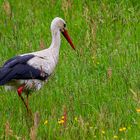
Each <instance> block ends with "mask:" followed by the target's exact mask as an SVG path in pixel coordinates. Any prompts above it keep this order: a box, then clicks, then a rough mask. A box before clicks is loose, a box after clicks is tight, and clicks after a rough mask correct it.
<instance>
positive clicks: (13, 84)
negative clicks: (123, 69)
mask: <svg viewBox="0 0 140 140" xmlns="http://www.w3.org/2000/svg"><path fill="white" fill-rule="evenodd" d="M65 26H66V23H65V21H64V20H63V19H61V18H58V17H57V18H55V19H54V20H53V21H52V23H51V32H52V43H51V45H50V47H49V48H48V49H44V50H41V51H38V52H33V53H27V54H22V55H19V56H16V57H13V58H11V59H9V60H8V61H6V62H5V64H4V65H3V67H2V68H0V85H5V86H6V88H7V89H17V91H18V94H19V96H20V97H21V98H22V100H23V102H24V104H25V106H26V107H27V110H28V105H27V104H26V102H25V101H24V99H23V97H22V96H21V93H22V92H25V93H29V91H30V90H39V89H40V88H41V87H42V86H43V84H44V83H45V82H47V80H48V77H49V76H50V75H51V74H52V72H53V71H54V69H55V66H56V64H57V62H58V58H59V49H60V44H61V39H60V33H62V34H63V35H64V37H65V38H66V39H67V41H68V42H69V43H70V45H71V46H72V48H73V49H74V45H73V43H72V41H71V39H70V37H69V35H68V33H67V31H66V29H65Z"/></svg>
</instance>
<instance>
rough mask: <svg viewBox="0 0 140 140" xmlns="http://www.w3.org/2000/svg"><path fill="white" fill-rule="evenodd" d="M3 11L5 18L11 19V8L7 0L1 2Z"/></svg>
mask: <svg viewBox="0 0 140 140" xmlns="http://www.w3.org/2000/svg"><path fill="white" fill-rule="evenodd" d="M3 10H4V11H5V13H6V15H7V16H9V17H10V18H11V17H12V10H11V6H10V3H9V2H8V0H5V1H4V2H3Z"/></svg>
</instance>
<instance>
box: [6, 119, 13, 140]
mask: <svg viewBox="0 0 140 140" xmlns="http://www.w3.org/2000/svg"><path fill="white" fill-rule="evenodd" d="M5 136H6V138H7V137H8V136H13V130H12V129H11V128H10V124H9V122H8V121H7V122H6V123H5Z"/></svg>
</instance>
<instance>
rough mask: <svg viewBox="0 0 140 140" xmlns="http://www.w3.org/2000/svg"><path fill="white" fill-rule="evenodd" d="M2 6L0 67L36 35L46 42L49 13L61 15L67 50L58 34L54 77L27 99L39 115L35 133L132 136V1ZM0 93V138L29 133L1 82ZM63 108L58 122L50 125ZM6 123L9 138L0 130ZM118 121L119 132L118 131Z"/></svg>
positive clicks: (138, 130) (135, 23)
mask: <svg viewBox="0 0 140 140" xmlns="http://www.w3.org/2000/svg"><path fill="white" fill-rule="evenodd" d="M9 4H10V7H11V10H12V14H11V13H10V8H6V9H5V10H4V8H3V7H4V1H3V0H1V1H0V48H1V49H0V64H1V65H2V64H3V62H4V61H6V60H7V59H9V58H11V57H13V56H15V55H18V54H22V53H26V52H32V51H37V50H40V45H39V44H40V42H41V41H43V42H44V44H45V47H49V45H50V42H51V33H50V23H51V21H52V19H53V18H54V17H56V16H59V17H62V18H63V19H65V20H66V22H67V27H68V30H69V34H70V36H71V38H72V40H73V42H74V44H75V47H76V52H75V51H73V50H72V49H71V48H70V46H69V44H68V43H67V42H66V40H65V39H64V38H63V37H62V44H61V50H60V58H59V64H58V66H57V68H56V70H55V72H54V75H53V76H52V77H51V78H50V80H49V82H48V83H47V84H46V85H45V86H44V87H43V88H42V89H41V90H40V91H38V92H36V93H34V94H32V96H31V97H30V107H31V109H32V111H33V112H34V113H35V112H36V111H38V112H39V115H40V123H39V126H38V128H37V131H36V133H37V134H36V135H37V139H40V140H41V139H43V140H45V139H50V140H54V139H56V140H70V139H71V140H74V139H75V140H90V139H91V140H92V139H97V140H101V139H105V140H111V139H114V138H113V137H114V136H115V135H116V136H118V139H119V140H121V139H123V140H139V139H140V135H139V134H140V113H138V112H137V111H136V109H138V108H140V95H139V94H140V4H139V1H138V0H133V1H131V0H122V1H119V0H118V1H115V0H103V1H92V0H87V1H84V0H82V1H80V0H68V1H66V0H58V1H57V0H48V1H45V0H24V2H23V1H22V0H9ZM108 73H110V78H109V76H108ZM0 92H1V94H0V124H1V126H0V138H1V139H4V138H7V139H8V138H9V139H16V138H15V137H16V136H18V137H19V139H22V138H25V139H29V138H30V136H29V133H30V130H29V128H28V122H27V121H28V120H27V114H26V110H25V108H24V106H23V104H22V102H21V100H20V99H19V98H18V95H17V93H16V92H14V91H10V92H6V91H5V90H4V88H3V87H1V88H0ZM64 108H66V110H67V111H66V112H67V123H66V127H64V126H63V125H60V124H58V120H59V119H60V118H61V116H62V115H63V113H64ZM75 117H76V118H77V119H76V120H75ZM45 120H48V124H47V125H44V122H45ZM6 122H9V125H10V127H11V129H12V131H13V133H12V135H13V136H10V134H8V132H6V130H5V125H6ZM9 125H8V123H7V125H6V126H7V127H8V126H9ZM123 127H125V128H126V130H125V131H122V132H120V131H119V129H120V128H123Z"/></svg>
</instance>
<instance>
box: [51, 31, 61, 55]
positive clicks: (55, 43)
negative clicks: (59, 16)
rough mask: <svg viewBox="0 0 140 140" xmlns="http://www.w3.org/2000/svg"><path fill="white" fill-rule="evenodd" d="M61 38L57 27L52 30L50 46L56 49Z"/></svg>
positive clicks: (57, 49) (58, 47)
mask: <svg viewBox="0 0 140 140" xmlns="http://www.w3.org/2000/svg"><path fill="white" fill-rule="evenodd" d="M60 44H61V39H60V31H59V30H58V29H55V30H52V43H51V46H50V48H52V49H53V50H54V51H58V53H59V49H60Z"/></svg>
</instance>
